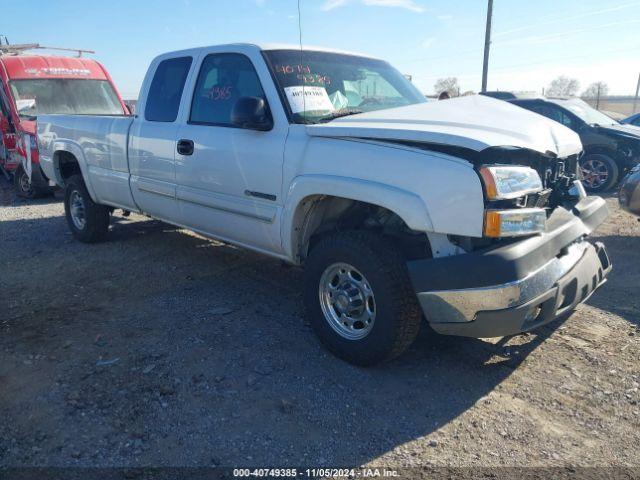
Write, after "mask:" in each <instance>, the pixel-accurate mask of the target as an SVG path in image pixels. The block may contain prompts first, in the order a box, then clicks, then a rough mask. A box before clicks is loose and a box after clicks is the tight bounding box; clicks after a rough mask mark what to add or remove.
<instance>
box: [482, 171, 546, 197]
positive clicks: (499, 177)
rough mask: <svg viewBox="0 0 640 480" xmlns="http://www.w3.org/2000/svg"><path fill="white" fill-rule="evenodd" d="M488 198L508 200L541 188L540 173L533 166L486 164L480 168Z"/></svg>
mask: <svg viewBox="0 0 640 480" xmlns="http://www.w3.org/2000/svg"><path fill="white" fill-rule="evenodd" d="M480 176H481V177H482V181H483V183H484V188H485V191H486V193H487V199H488V200H508V199H511V198H518V197H522V196H523V195H527V194H529V193H535V192H539V191H541V190H542V181H541V180H540V175H538V172H536V171H535V170H534V169H533V168H530V167H521V166H512V165H487V166H484V167H482V168H480Z"/></svg>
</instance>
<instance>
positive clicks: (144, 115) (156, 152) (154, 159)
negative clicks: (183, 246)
mask: <svg viewBox="0 0 640 480" xmlns="http://www.w3.org/2000/svg"><path fill="white" fill-rule="evenodd" d="M192 62H193V58H192V57H190V56H184V57H178V58H167V59H165V60H161V61H159V62H158V63H157V64H156V65H155V69H154V66H153V65H152V66H151V67H150V68H149V75H153V76H152V77H150V78H146V79H145V85H144V88H143V89H142V91H143V92H147V93H146V98H141V101H142V103H143V104H144V107H143V109H142V112H141V114H140V115H139V116H137V117H136V118H135V120H134V121H133V123H132V125H131V129H130V132H129V154H128V155H129V170H130V173H131V193H132V195H133V197H134V199H135V201H136V203H137V204H138V206H139V207H140V209H141V210H142V211H143V212H145V213H148V214H150V215H152V216H154V217H156V218H160V219H163V220H167V221H170V222H177V223H180V222H179V218H178V210H177V203H176V177H175V165H174V162H175V151H176V135H177V131H178V122H177V118H178V111H179V108H180V103H181V97H182V94H183V91H184V85H185V82H186V80H187V77H188V75H189V71H190V69H191V65H192ZM152 71H153V74H152V73H151V72H152Z"/></svg>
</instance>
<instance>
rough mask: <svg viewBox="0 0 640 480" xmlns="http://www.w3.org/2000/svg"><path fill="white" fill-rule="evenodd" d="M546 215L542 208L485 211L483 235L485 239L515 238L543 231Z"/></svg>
mask: <svg viewBox="0 0 640 480" xmlns="http://www.w3.org/2000/svg"><path fill="white" fill-rule="evenodd" d="M546 221H547V214H546V212H545V211H544V210H543V209H542V208H521V209H517V210H487V211H486V212H485V214H484V234H485V236H487V237H493V238H496V237H517V236H520V235H531V234H532V233H540V232H543V231H544V228H545V224H546Z"/></svg>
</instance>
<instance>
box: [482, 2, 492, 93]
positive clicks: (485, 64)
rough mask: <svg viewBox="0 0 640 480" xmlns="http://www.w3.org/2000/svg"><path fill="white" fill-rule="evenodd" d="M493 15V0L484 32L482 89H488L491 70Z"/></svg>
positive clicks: (490, 3)
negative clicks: (490, 48) (490, 49)
mask: <svg viewBox="0 0 640 480" xmlns="http://www.w3.org/2000/svg"><path fill="white" fill-rule="evenodd" d="M492 16H493V0H489V4H488V6H487V29H486V30H485V32H484V62H483V63H482V91H483V92H486V91H487V74H488V71H489V47H490V46H491V17H492Z"/></svg>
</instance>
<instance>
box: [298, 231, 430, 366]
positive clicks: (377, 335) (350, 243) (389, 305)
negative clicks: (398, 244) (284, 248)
mask: <svg viewBox="0 0 640 480" xmlns="http://www.w3.org/2000/svg"><path fill="white" fill-rule="evenodd" d="M340 262H346V263H348V264H349V265H352V266H353V267H355V268H356V269H358V270H359V271H360V272H362V274H363V275H364V276H365V277H366V279H367V280H368V282H369V283H370V284H371V288H372V290H373V293H374V295H375V304H376V318H375V322H374V324H373V326H372V327H371V331H370V332H369V333H368V334H367V335H366V336H365V337H364V338H361V339H357V340H351V339H346V338H344V337H343V336H341V335H339V334H338V333H337V332H336V331H335V329H334V328H333V327H332V326H331V325H330V323H329V320H327V319H326V318H325V315H324V313H323V311H322V307H321V301H320V293H319V289H320V281H321V278H322V275H323V272H324V271H325V269H327V268H328V267H329V266H330V265H332V264H335V263H340ZM304 302H305V307H306V311H307V316H308V318H309V320H310V322H311V325H312V327H313V329H314V330H315V332H316V334H317V335H318V337H319V338H320V340H321V341H322V343H323V344H324V345H325V346H326V347H327V348H328V349H329V350H330V351H331V352H332V353H333V354H334V355H336V356H337V357H339V358H341V359H343V360H346V361H347V362H349V363H352V364H355V365H360V366H368V365H373V364H376V363H380V362H383V361H387V360H391V359H393V358H395V357H397V356H398V355H400V354H401V353H403V352H404V351H405V350H406V349H407V348H408V347H409V346H410V345H411V343H412V342H413V341H414V339H415V338H416V336H417V334H418V330H419V328H420V322H421V310H420V305H419V304H418V300H417V297H416V294H415V292H414V290H413V288H412V286H411V281H410V279H409V274H408V271H407V267H406V261H405V259H404V256H403V255H402V253H401V252H400V251H399V250H398V249H397V248H395V247H394V245H393V244H392V243H391V242H390V241H389V240H388V239H386V238H384V237H382V236H381V235H378V234H375V233H372V232H365V231H350V232H340V233H332V234H328V235H326V236H325V237H323V238H321V239H320V240H319V241H318V243H317V244H316V245H315V246H314V247H313V248H312V250H311V252H310V253H309V256H308V258H307V262H306V265H305V278H304Z"/></svg>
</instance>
